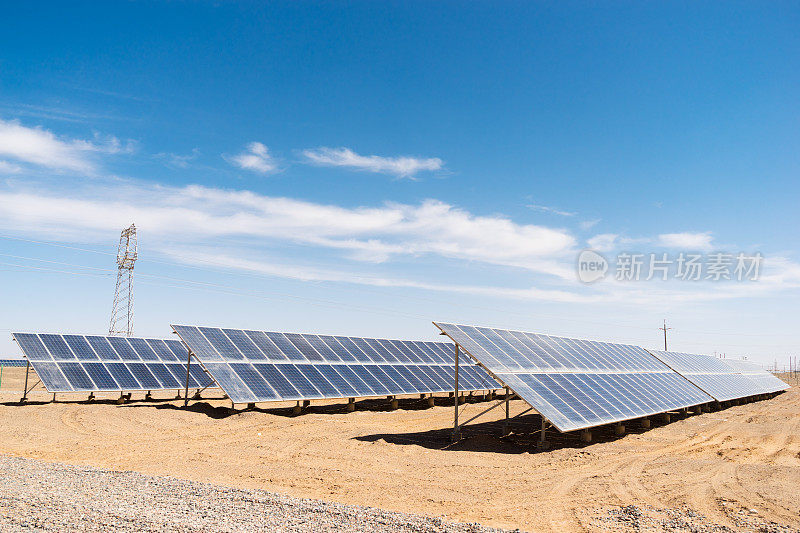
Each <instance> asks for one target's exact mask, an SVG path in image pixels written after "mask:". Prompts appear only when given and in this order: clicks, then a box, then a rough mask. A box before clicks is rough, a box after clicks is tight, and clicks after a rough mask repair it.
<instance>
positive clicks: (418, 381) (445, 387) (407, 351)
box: [172, 325, 500, 403]
mask: <svg viewBox="0 0 800 533" xmlns="http://www.w3.org/2000/svg"><path fill="white" fill-rule="evenodd" d="M172 327H173V329H174V330H175V332H176V333H177V334H178V335H179V336H180V337H181V339H182V340H183V341H184V342H185V343H186V345H187V346H189V348H190V349H191V350H192V353H193V354H194V355H195V356H196V357H197V358H198V359H199V360H200V361H201V362H202V363H203V366H205V368H206V370H208V372H209V373H210V374H211V375H212V376H213V377H214V379H215V380H216V382H217V383H218V384H219V386H220V387H221V388H222V389H223V390H224V391H225V393H226V394H227V395H228V397H229V398H230V399H231V401H232V402H234V403H251V402H264V401H280V400H308V399H322V398H353V397H370V396H386V395H401V394H421V393H434V392H448V391H452V390H453V388H454V381H455V371H454V366H455V361H454V358H455V356H454V347H453V345H452V344H447V343H441V342H421V341H402V340H386V339H367V338H360V337H340V336H329V335H312V334H298V333H278V332H269V331H251V330H237V329H220V328H207V327H197V326H182V325H173V326H172ZM463 362H464V366H463V367H462V368H461V369H460V372H459V389H460V390H462V391H472V390H494V389H498V388H500V384H499V383H497V382H496V381H495V380H494V379H492V378H491V377H490V376H489V375H488V374H487V373H486V372H485V371H484V370H483V369H481V368H480V367H478V366H477V365H475V364H473V363H471V362H469V361H466V360H464V361H463Z"/></svg>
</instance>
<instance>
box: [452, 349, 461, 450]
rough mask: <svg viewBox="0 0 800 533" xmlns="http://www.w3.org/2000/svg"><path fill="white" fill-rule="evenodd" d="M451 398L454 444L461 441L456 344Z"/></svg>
mask: <svg viewBox="0 0 800 533" xmlns="http://www.w3.org/2000/svg"><path fill="white" fill-rule="evenodd" d="M453 396H454V398H453V409H454V413H455V419H454V421H453V441H454V442H455V441H457V440H460V439H461V428H460V427H459V425H458V344H456V383H455V389H454V392H453Z"/></svg>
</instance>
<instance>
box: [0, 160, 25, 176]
mask: <svg viewBox="0 0 800 533" xmlns="http://www.w3.org/2000/svg"><path fill="white" fill-rule="evenodd" d="M20 172H22V167H21V166H19V165H15V164H13V163H9V162H8V161H2V160H0V174H19V173H20Z"/></svg>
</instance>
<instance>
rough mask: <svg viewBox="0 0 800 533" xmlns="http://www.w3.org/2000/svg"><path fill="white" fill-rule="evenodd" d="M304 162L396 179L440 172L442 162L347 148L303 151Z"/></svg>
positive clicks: (433, 159) (436, 159) (433, 158)
mask: <svg viewBox="0 0 800 533" xmlns="http://www.w3.org/2000/svg"><path fill="white" fill-rule="evenodd" d="M303 156H304V157H305V158H306V162H308V163H310V164H312V165H318V166H326V167H346V168H352V169H354V170H360V171H365V172H375V173H380V174H391V175H393V176H396V177H398V178H413V177H414V176H415V175H416V174H418V173H419V172H422V171H426V170H427V171H434V170H441V169H442V167H443V166H444V162H443V161H442V160H441V159H439V158H438V157H431V158H419V157H405V156H401V157H383V156H378V155H359V154H357V153H355V152H354V151H352V150H351V149H349V148H326V147H321V148H316V149H313V150H311V149H309V150H303Z"/></svg>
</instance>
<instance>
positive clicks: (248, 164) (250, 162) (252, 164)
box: [226, 142, 278, 174]
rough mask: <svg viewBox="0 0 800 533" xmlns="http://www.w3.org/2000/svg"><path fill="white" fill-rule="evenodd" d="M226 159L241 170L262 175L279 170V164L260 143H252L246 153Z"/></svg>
mask: <svg viewBox="0 0 800 533" xmlns="http://www.w3.org/2000/svg"><path fill="white" fill-rule="evenodd" d="M226 159H227V160H228V161H229V162H230V163H232V164H234V165H236V166H237V167H239V168H242V169H245V170H252V171H253V172H258V173H260V174H268V173H270V172H275V171H276V170H278V163H277V162H276V161H275V159H274V158H273V157H272V156H271V155H270V153H269V149H268V148H267V147H266V146H265V145H264V144H262V143H260V142H251V143H250V144H248V145H247V150H246V151H244V152H242V153H240V154H237V155H235V156H231V157H230V158H227V157H226Z"/></svg>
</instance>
